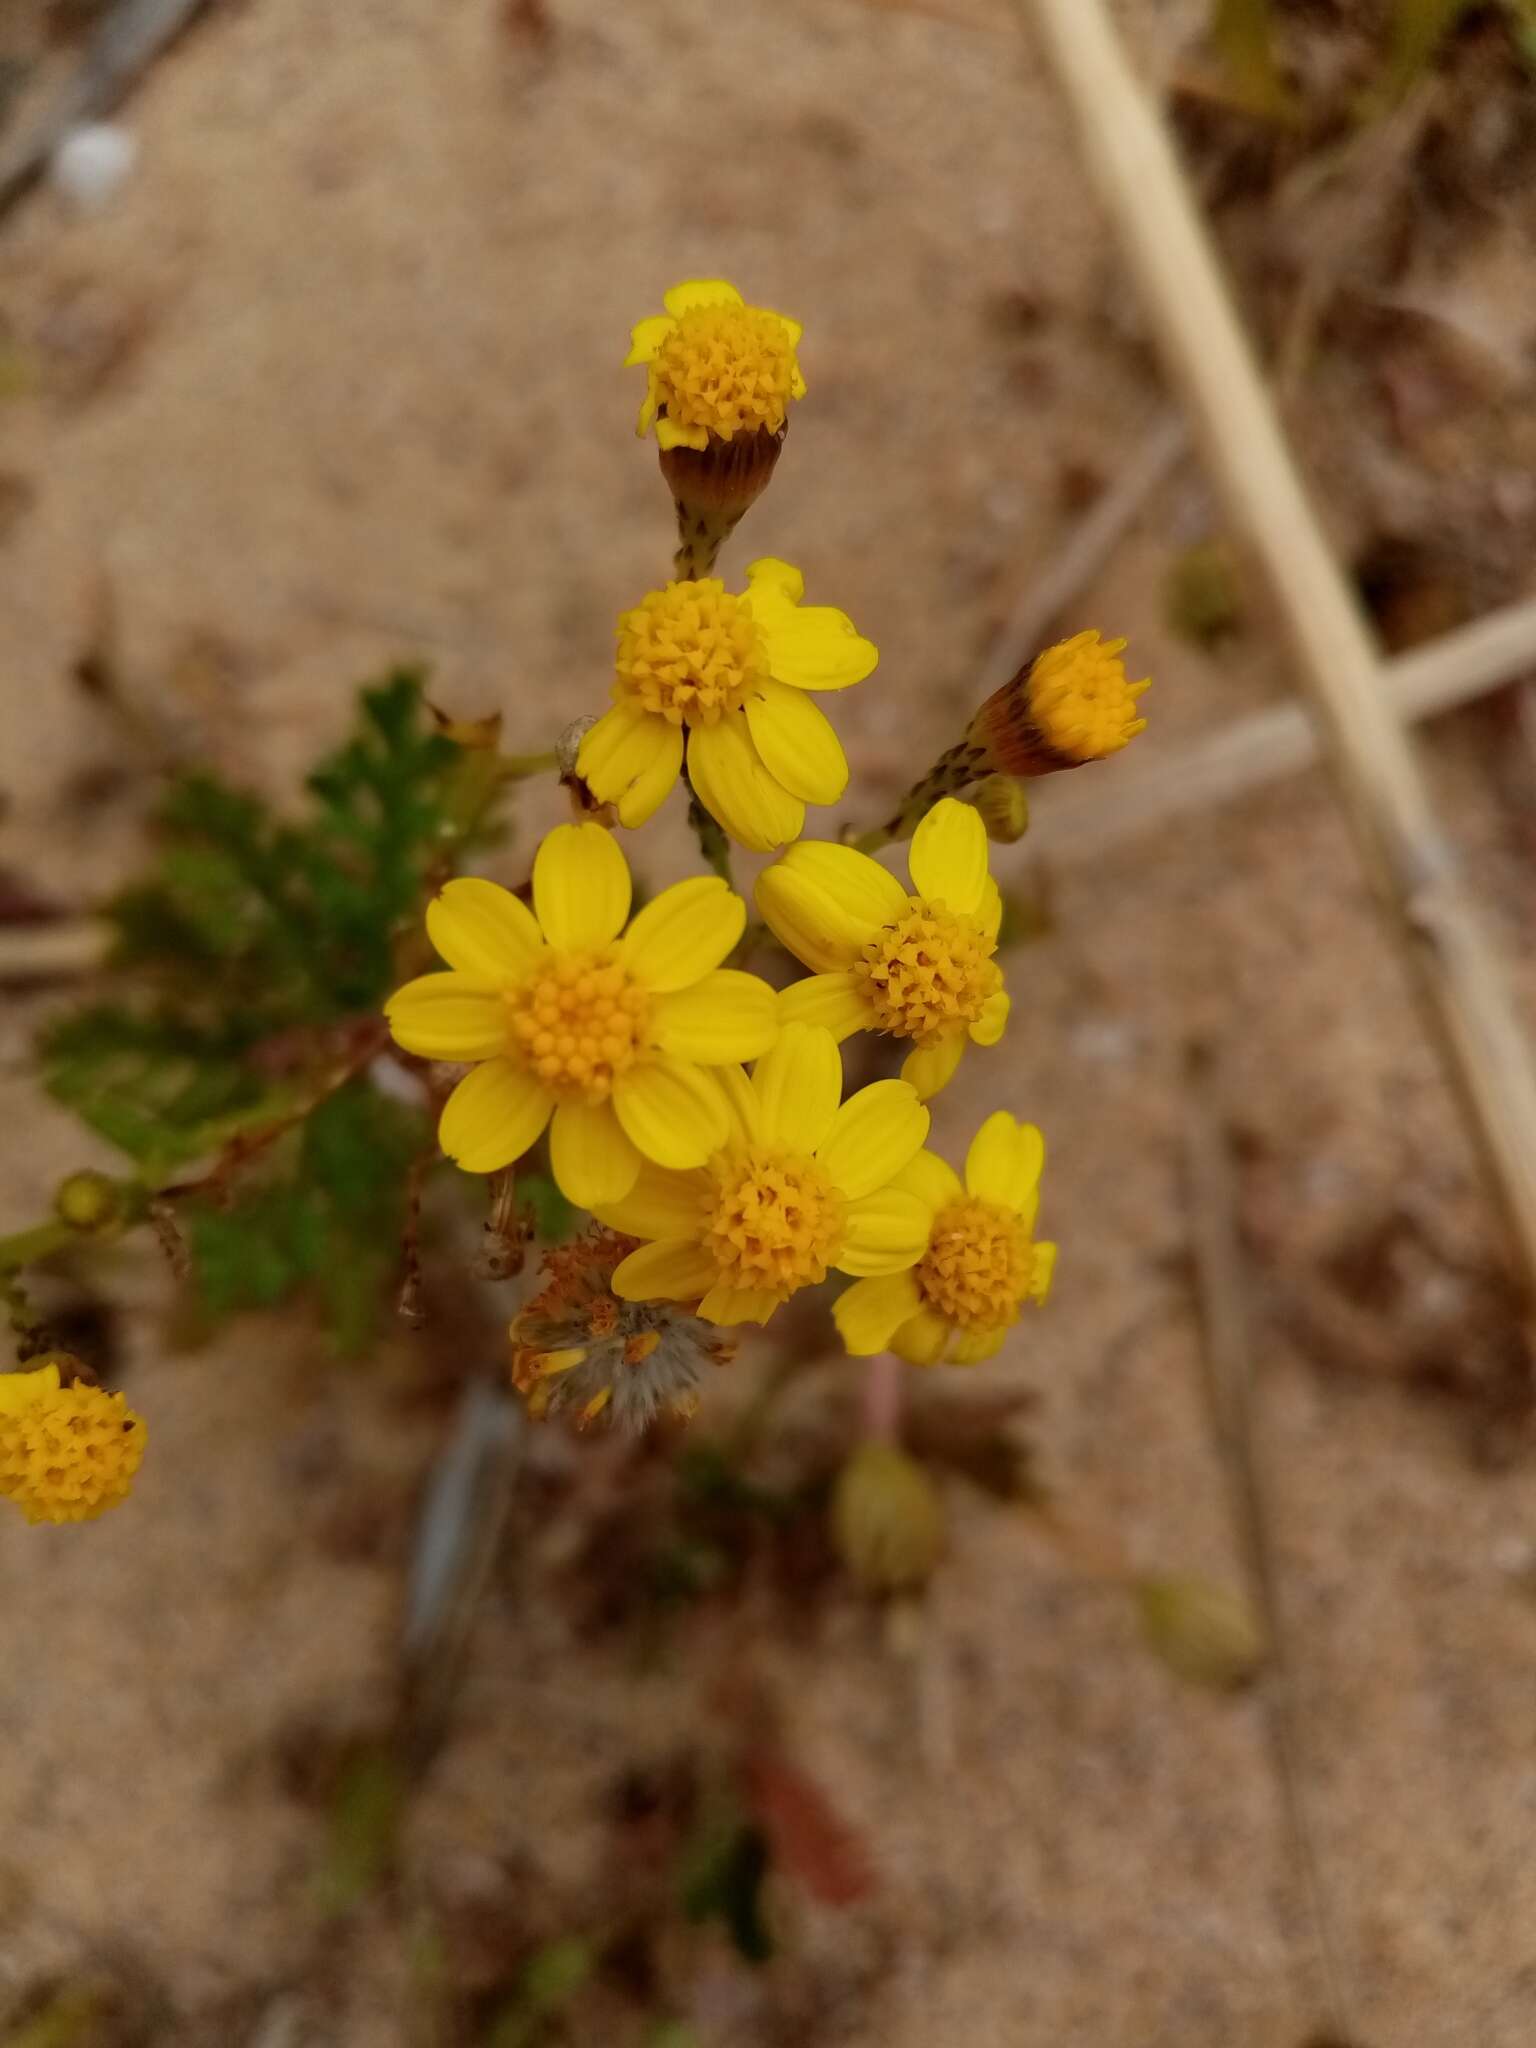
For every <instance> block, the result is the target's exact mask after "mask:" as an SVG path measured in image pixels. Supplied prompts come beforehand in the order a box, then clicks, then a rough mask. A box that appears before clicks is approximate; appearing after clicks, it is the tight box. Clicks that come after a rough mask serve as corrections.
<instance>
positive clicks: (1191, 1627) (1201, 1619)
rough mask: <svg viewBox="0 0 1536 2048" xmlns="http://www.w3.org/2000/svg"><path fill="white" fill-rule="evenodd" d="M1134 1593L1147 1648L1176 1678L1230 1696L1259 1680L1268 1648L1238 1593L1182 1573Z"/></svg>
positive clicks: (1150, 1581) (1141, 1582) (1141, 1583)
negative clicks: (1228, 1693)
mask: <svg viewBox="0 0 1536 2048" xmlns="http://www.w3.org/2000/svg"><path fill="white" fill-rule="evenodd" d="M1134 1591H1135V1595H1136V1608H1137V1613H1138V1615H1139V1617H1140V1621H1141V1630H1142V1634H1143V1636H1144V1637H1145V1639H1146V1643H1147V1647H1148V1649H1150V1650H1151V1651H1152V1653H1153V1655H1154V1656H1156V1657H1159V1658H1161V1659H1162V1661H1163V1663H1164V1664H1166V1665H1167V1666H1168V1668H1169V1670H1170V1671H1172V1672H1175V1673H1176V1674H1177V1675H1178V1676H1179V1677H1180V1678H1185V1679H1188V1680H1189V1682H1190V1683H1191V1684H1192V1685H1206V1686H1211V1687H1213V1688H1215V1689H1216V1690H1217V1691H1221V1692H1232V1691H1236V1690H1237V1689H1238V1688H1239V1687H1240V1686H1244V1685H1247V1684H1249V1683H1250V1682H1251V1681H1252V1680H1253V1679H1254V1678H1255V1677H1256V1676H1257V1674H1258V1671H1259V1669H1260V1667H1261V1665H1262V1664H1263V1662H1264V1659H1265V1655H1266V1645H1265V1642H1264V1637H1263V1634H1262V1632H1261V1630H1260V1628H1259V1625H1258V1622H1257V1621H1256V1620H1255V1618H1254V1615H1253V1612H1252V1610H1251V1608H1250V1607H1249V1605H1248V1603H1247V1601H1246V1600H1244V1599H1243V1598H1241V1596H1240V1595H1238V1594H1236V1593H1233V1592H1231V1591H1229V1590H1228V1589H1227V1588H1226V1587H1225V1586H1218V1585H1213V1584H1212V1583H1211V1581H1210V1580H1208V1579H1202V1578H1198V1577H1195V1576H1194V1575H1193V1574H1190V1573H1185V1572H1173V1573H1168V1574H1166V1575H1156V1576H1149V1577H1147V1578H1142V1579H1138V1580H1137V1581H1136V1585H1135V1588H1134Z"/></svg>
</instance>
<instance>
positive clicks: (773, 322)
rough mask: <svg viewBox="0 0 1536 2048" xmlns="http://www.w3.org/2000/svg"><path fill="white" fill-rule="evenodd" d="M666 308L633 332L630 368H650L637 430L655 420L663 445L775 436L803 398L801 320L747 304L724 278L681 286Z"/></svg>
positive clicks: (696, 280) (628, 359)
mask: <svg viewBox="0 0 1536 2048" xmlns="http://www.w3.org/2000/svg"><path fill="white" fill-rule="evenodd" d="M662 304H663V305H664V306H665V307H666V309H667V310H666V312H665V313H658V314H656V315H655V316H654V317H653V318H652V319H649V320H642V321H641V322H640V324H639V325H638V326H637V327H635V328H634V329H633V330H632V331H631V334H630V350H629V354H628V355H627V356H626V357H625V358H624V361H625V366H626V368H627V367H628V366H630V365H631V364H635V363H644V364H645V366H646V378H647V382H646V393H645V403H644V404H643V405H642V406H641V408H640V423H639V426H638V427H637V428H636V432H637V433H640V434H644V433H645V432H646V430H647V429H648V428H649V426H650V424H651V421H652V420H653V419H654V420H655V422H656V439H657V442H658V443H659V445H660V446H661V447H662V448H704V447H706V446H707V445H708V443H709V439H710V436H711V435H713V436H714V437H715V438H716V439H717V440H721V441H729V440H730V438H731V436H732V435H733V434H740V433H748V434H750V433H756V432H758V431H760V430H761V431H762V432H765V433H769V434H777V433H779V432H780V431H781V429H782V428H783V426H784V423H785V420H786V417H787V415H788V411H789V402H790V400H791V399H793V398H804V396H805V379H804V378H803V377H802V376H801V374H800V363H799V360H798V358H797V357H796V355H795V349H796V347H797V346H798V344H799V341H800V334H801V328H800V323H799V322H798V321H797V320H786V319H785V318H784V316H783V314H782V313H770V312H768V311H767V310H766V308H764V307H762V306H749V305H746V304H745V303H744V302H743V299H742V296H741V293H740V292H739V291H737V289H736V287H735V286H734V285H733V284H726V283H725V282H724V280H723V279H721V278H718V277H708V278H694V279H692V280H690V281H689V282H688V283H686V284H675V285H673V287H672V289H671V291H669V292H667V293H666V294H665V295H664V297H663V299H662Z"/></svg>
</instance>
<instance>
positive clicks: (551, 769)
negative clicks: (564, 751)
mask: <svg viewBox="0 0 1536 2048" xmlns="http://www.w3.org/2000/svg"><path fill="white" fill-rule="evenodd" d="M500 766H501V772H502V775H503V776H504V777H505V779H506V780H507V781H509V782H519V781H522V780H523V779H524V778H525V777H527V776H529V775H553V774H554V773H555V771H556V769H557V768H558V767H559V766H560V756H559V755H558V754H557V753H556V752H555V751H554V749H553V747H551V749H550V750H549V752H548V753H547V754H502V755H501V756H500Z"/></svg>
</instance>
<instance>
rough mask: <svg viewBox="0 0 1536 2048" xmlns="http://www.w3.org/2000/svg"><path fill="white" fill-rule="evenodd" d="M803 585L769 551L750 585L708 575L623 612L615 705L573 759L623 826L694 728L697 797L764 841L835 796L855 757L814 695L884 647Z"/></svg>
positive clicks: (746, 838) (738, 830) (723, 820)
mask: <svg viewBox="0 0 1536 2048" xmlns="http://www.w3.org/2000/svg"><path fill="white" fill-rule="evenodd" d="M804 595H805V578H804V577H803V576H802V575H801V574H800V571H799V570H798V569H793V568H791V567H790V565H789V563H788V562H779V561H775V560H773V559H772V557H767V558H765V559H764V560H762V561H760V562H754V563H752V565H751V567H750V568H749V569H748V570H747V588H746V590H745V591H743V592H742V593H741V595H740V596H737V595H735V594H733V593H732V592H730V591H728V590H727V589H726V587H725V585H724V584H723V583H721V582H719V581H718V580H717V579H716V578H714V577H708V578H705V579H703V580H700V581H697V582H685V583H669V584H668V585H667V587H666V589H665V590H653V591H652V592H651V593H650V594H649V596H647V597H645V598H643V599H642V600H641V602H640V603H639V604H638V605H636V607H635V609H634V610H633V611H629V612H625V613H624V614H623V616H622V617H621V618H620V620H619V652H618V663H617V669H616V673H615V676H614V683H613V697H614V704H613V709H612V710H611V711H607V712H605V713H604V714H603V716H602V717H601V718H600V719H599V720H598V721H597V723H596V725H595V726H593V728H592V729H591V731H590V732H589V733H588V734H587V735H586V737H585V738H584V739H583V740H582V743H581V750H580V752H579V754H578V755H577V757H576V767H577V772H578V773H579V774H580V775H582V776H583V777H584V778H585V780H586V782H587V784H588V785H589V787H590V788H591V790H592V793H593V795H594V796H596V797H597V798H598V799H599V800H600V801H601V802H603V803H616V804H617V805H618V807H619V820H620V822H621V823H622V824H625V825H643V824H644V823H645V821H646V819H647V818H649V817H650V816H651V815H652V813H653V812H654V811H655V810H656V809H657V808H658V806H659V805H660V804H661V802H662V799H663V798H664V797H665V796H666V794H667V792H668V791H669V790H670V789H671V787H672V785H673V783H674V782H675V781H676V780H677V777H678V772H679V770H680V769H681V767H682V764H683V736H684V731H685V729H686V732H687V737H688V777H689V780H690V781H691V783H692V784H693V788H694V791H695V793H696V794H697V796H698V798H699V801H700V803H702V804H703V806H704V808H705V809H706V810H707V811H708V812H709V813H710V814H711V816H712V817H714V818H715V819H716V820H717V821H718V822H719V824H720V825H721V826H722V827H723V828H724V830H725V831H726V832H728V833H729V834H730V836H731V837H732V838H733V839H736V840H739V841H740V842H741V844H742V845H743V846H748V847H751V848H752V849H753V850H754V851H755V852H758V853H768V852H770V851H771V850H772V849H773V848H774V847H776V846H783V845H784V844H785V843H786V841H788V840H791V839H794V838H795V837H796V836H797V835H798V834H799V832H800V829H801V827H802V826H803V825H804V823H805V807H806V805H807V804H808V803H813V804H832V803H836V802H837V800H838V798H839V797H840V796H841V795H842V793H843V791H844V790H845V789H846V788H847V786H848V761H847V757H846V756H845V755H844V753H843V750H842V747H841V746H840V745H839V743H838V738H837V734H836V733H835V732H834V731H833V730H832V727H831V726H830V725H829V724H828V722H827V720H826V718H825V717H824V716H823V715H822V713H821V712H820V711H819V710H818V709H817V707H816V706H815V705H814V704H813V703H812V702H811V700H810V697H809V695H808V694H807V693H808V692H810V691H816V690H846V689H847V688H848V687H849V685H850V684H852V683H859V682H862V681H863V680H864V678H865V677H866V676H867V675H869V674H870V673H871V671H872V670H873V669H874V667H875V664H876V662H877V661H878V660H879V658H880V657H879V655H878V654H877V653H876V651H875V649H874V647H873V646H872V645H871V643H870V642H869V641H868V640H865V639H863V638H861V636H860V635H859V634H858V632H856V631H855V629H854V624H853V621H852V620H851V619H850V618H849V617H848V616H847V614H846V613H844V612H840V611H835V610H833V608H832V607H831V606H830V605H804V606H802V605H801V602H800V600H801V598H802V597H803V596H804Z"/></svg>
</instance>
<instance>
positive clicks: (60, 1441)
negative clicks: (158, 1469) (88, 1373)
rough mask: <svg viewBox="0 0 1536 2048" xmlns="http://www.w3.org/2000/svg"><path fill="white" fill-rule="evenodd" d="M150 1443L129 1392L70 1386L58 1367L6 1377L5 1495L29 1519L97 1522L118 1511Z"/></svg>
mask: <svg viewBox="0 0 1536 2048" xmlns="http://www.w3.org/2000/svg"><path fill="white" fill-rule="evenodd" d="M68 1363H69V1364H70V1365H71V1366H73V1365H74V1363H75V1361H74V1360H72V1359H71V1360H69V1361H68ZM144 1438H145V1428H144V1419H143V1417H142V1416H139V1415H135V1414H134V1412H133V1410H132V1409H131V1408H130V1407H129V1406H128V1404H127V1402H126V1401H125V1400H124V1398H123V1396H122V1395H121V1394H108V1393H105V1392H103V1390H102V1389H101V1388H100V1387H87V1386H69V1387H66V1386H63V1385H61V1383H60V1375H59V1368H58V1365H57V1364H47V1365H44V1366H42V1367H40V1368H39V1369H37V1370H35V1371H32V1372H15V1373H4V1374H0V1494H3V1495H5V1496H6V1497H7V1498H8V1499H10V1500H13V1501H15V1503H16V1505H17V1506H18V1507H19V1508H20V1509H21V1511H22V1513H23V1514H24V1515H25V1516H26V1518H27V1520H28V1521H29V1522H89V1521H92V1520H94V1518H95V1517H96V1516H97V1515H99V1514H102V1513H104V1512H105V1511H106V1509H108V1508H111V1507H116V1505H117V1503H118V1502H119V1501H120V1500H123V1499H124V1498H125V1497H126V1495H127V1493H128V1490H129V1488H130V1487H131V1486H132V1484H133V1476H134V1474H135V1473H136V1472H137V1471H138V1469H139V1464H140V1461H141V1459H142V1458H143V1456H144Z"/></svg>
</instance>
